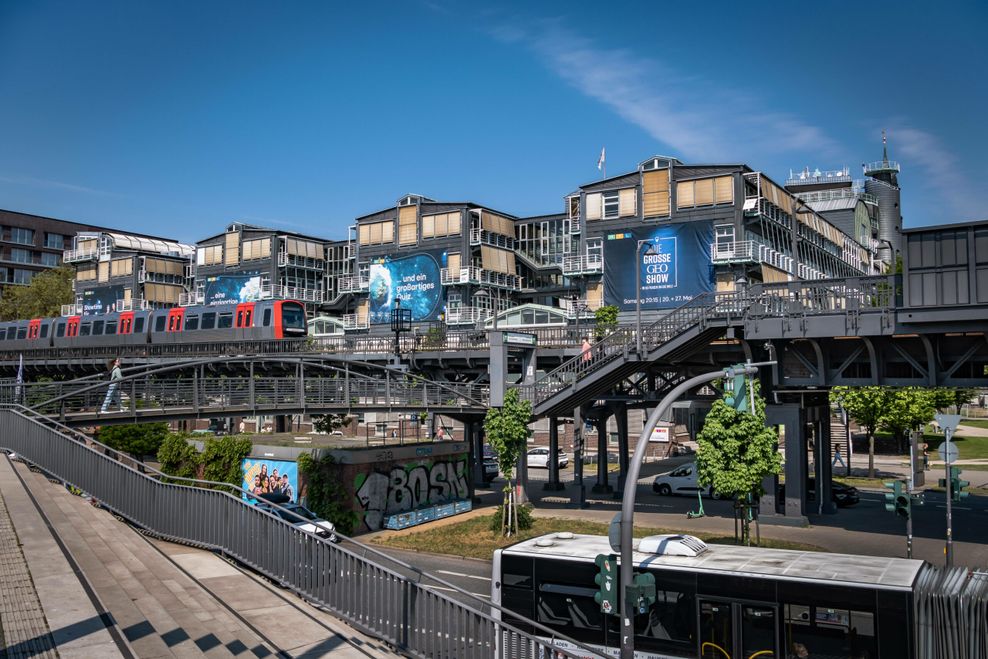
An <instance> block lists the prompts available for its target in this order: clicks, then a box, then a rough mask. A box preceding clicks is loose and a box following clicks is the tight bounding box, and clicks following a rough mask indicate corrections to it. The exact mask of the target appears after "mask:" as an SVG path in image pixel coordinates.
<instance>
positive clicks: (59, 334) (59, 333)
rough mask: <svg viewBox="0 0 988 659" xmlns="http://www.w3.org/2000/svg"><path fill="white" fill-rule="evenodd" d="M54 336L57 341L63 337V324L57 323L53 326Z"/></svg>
mask: <svg viewBox="0 0 988 659" xmlns="http://www.w3.org/2000/svg"><path fill="white" fill-rule="evenodd" d="M55 336H56V337H57V338H59V339H60V338H62V337H63V336H65V323H59V324H58V325H56V326H55Z"/></svg>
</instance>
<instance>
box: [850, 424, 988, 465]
mask: <svg viewBox="0 0 988 659" xmlns="http://www.w3.org/2000/svg"><path fill="white" fill-rule="evenodd" d="M964 423H968V422H967V421H965V422H964ZM986 423H988V422H986ZM970 425H974V424H973V423H971V424H970ZM979 427H980V426H979ZM891 437H892V436H891V435H890V434H889V433H883V432H878V433H875V438H876V439H882V440H890V439H891ZM923 441H924V442H926V443H927V444H929V445H930V448H929V453H930V459H931V460H936V459H937V448H939V446H940V444H942V443H943V435H942V434H933V433H924V434H923ZM950 441H951V442H952V443H953V444H956V445H957V450H958V451H960V459H961V460H979V459H988V437H970V436H969V437H965V436H964V432H963V431H961V434H960V435H954V437H953V438H952V439H951V440H950ZM857 454H858V452H857V451H855V455H857ZM864 455H865V456H867V451H865V453H864ZM902 457H903V458H904V459H906V460H908V454H907V455H903V456H902Z"/></svg>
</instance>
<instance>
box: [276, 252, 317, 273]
mask: <svg viewBox="0 0 988 659" xmlns="http://www.w3.org/2000/svg"><path fill="white" fill-rule="evenodd" d="M287 266H292V267H293V268H308V269H309V270H325V269H326V262H325V261H323V260H321V259H313V258H310V257H308V256H298V255H296V254H289V253H288V252H278V267H279V268H284V267H287Z"/></svg>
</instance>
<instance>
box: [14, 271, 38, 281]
mask: <svg viewBox="0 0 988 659" xmlns="http://www.w3.org/2000/svg"><path fill="white" fill-rule="evenodd" d="M33 277H34V272H32V271H31V270H21V269H20V268H14V279H13V282H14V283H15V284H30V283H31V279H32V278H33Z"/></svg>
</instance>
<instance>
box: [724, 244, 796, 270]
mask: <svg viewBox="0 0 988 659" xmlns="http://www.w3.org/2000/svg"><path fill="white" fill-rule="evenodd" d="M710 260H711V261H713V262H714V263H767V264H768V265H771V266H773V267H775V268H778V269H779V270H784V271H786V272H789V273H792V257H789V256H786V255H785V254H783V253H781V252H779V251H778V250H776V249H773V248H771V247H769V246H768V245H763V244H762V243H760V242H758V241H757V240H738V241H734V242H729V243H723V242H722V243H713V244H711V245H710Z"/></svg>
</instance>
